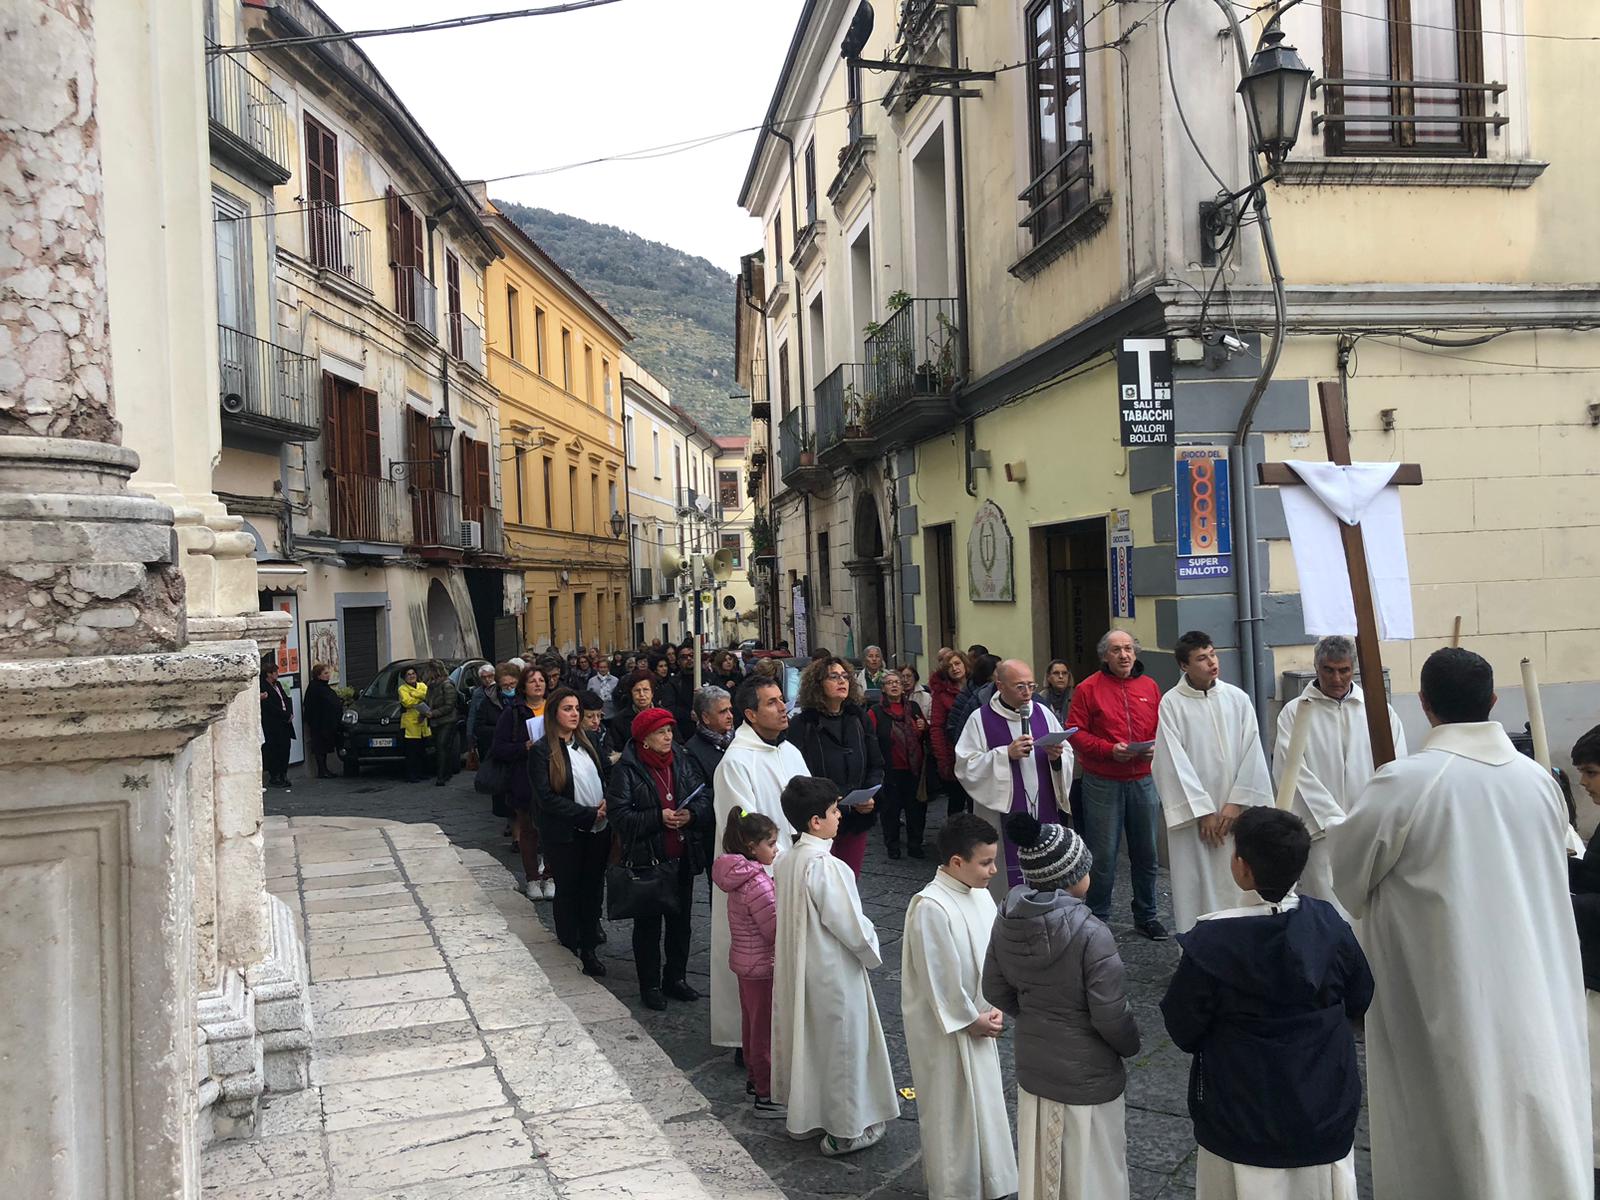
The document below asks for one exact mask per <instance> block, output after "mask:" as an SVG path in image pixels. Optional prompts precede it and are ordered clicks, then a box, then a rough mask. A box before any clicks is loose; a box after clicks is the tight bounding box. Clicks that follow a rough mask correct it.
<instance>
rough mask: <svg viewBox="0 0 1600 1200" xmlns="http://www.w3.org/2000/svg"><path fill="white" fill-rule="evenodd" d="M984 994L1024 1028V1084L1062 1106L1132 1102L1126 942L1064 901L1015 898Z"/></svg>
mask: <svg viewBox="0 0 1600 1200" xmlns="http://www.w3.org/2000/svg"><path fill="white" fill-rule="evenodd" d="M983 994H984V995H985V996H986V997H988V999H989V1002H990V1003H991V1004H993V1005H994V1006H995V1007H996V1008H998V1009H999V1010H1000V1011H1001V1012H1003V1013H1005V1014H1006V1015H1007V1016H1010V1017H1014V1018H1015V1019H1016V1022H1017V1033H1016V1059H1017V1084H1018V1086H1019V1087H1023V1088H1026V1089H1027V1090H1028V1091H1030V1092H1032V1093H1033V1094H1034V1095H1035V1096H1042V1097H1044V1098H1045V1099H1046V1100H1054V1101H1056V1102H1057V1103H1058V1104H1105V1103H1107V1102H1109V1101H1111V1100H1115V1099H1116V1098H1117V1097H1118V1096H1120V1095H1122V1092H1123V1089H1124V1088H1125V1087H1126V1086H1127V1073H1126V1072H1125V1071H1124V1069H1123V1066H1122V1060H1123V1059H1125V1058H1132V1057H1133V1056H1134V1055H1135V1054H1137V1053H1139V1027H1138V1026H1137V1025H1136V1024H1134V1020H1133V1013H1132V1012H1131V1011H1130V1010H1129V1008H1128V992H1127V986H1126V982H1125V980H1124V978H1123V969H1122V959H1121V957H1120V956H1119V955H1118V954H1117V943H1116V940H1115V939H1114V938H1113V937H1112V936H1111V930H1109V929H1107V928H1106V927H1105V925H1104V924H1102V923H1101V922H1100V921H1099V920H1098V919H1097V918H1096V917H1095V916H1094V914H1093V913H1091V912H1090V911H1089V906H1088V905H1087V904H1085V903H1084V902H1083V901H1082V900H1079V899H1077V898H1076V897H1075V896H1071V895H1068V894H1067V893H1066V892H1061V891H1048V892H1036V891H1034V890H1033V889H1032V888H1030V887H1027V886H1026V885H1018V886H1017V887H1014V888H1012V889H1011V893H1010V895H1008V896H1007V897H1006V900H1005V904H1004V905H1002V906H1001V909H1000V915H999V916H998V917H996V918H995V923H994V933H993V935H992V936H991V937H990V938H989V953H988V956H987V958H986V959H985V960H984V964H983Z"/></svg>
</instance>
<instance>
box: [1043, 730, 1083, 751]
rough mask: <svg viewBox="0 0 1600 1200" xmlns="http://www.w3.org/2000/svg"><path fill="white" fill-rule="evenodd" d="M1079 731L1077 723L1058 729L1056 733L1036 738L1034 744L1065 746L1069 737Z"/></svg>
mask: <svg viewBox="0 0 1600 1200" xmlns="http://www.w3.org/2000/svg"><path fill="white" fill-rule="evenodd" d="M1077 732H1078V727H1077V726H1076V725H1069V726H1068V727H1067V728H1065V729H1062V730H1058V731H1057V732H1055V733H1047V734H1045V735H1044V736H1043V737H1036V738H1034V739H1033V744H1034V745H1035V746H1044V747H1046V748H1048V747H1050V746H1065V745H1066V744H1067V739H1068V738H1070V737H1071V736H1072V735H1073V734H1075V733H1077Z"/></svg>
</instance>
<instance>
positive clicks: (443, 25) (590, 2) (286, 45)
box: [206, 0, 618, 56]
mask: <svg viewBox="0 0 1600 1200" xmlns="http://www.w3.org/2000/svg"><path fill="white" fill-rule="evenodd" d="M616 3H618V0H569V2H568V3H566V4H550V5H545V6H544V7H541V8H519V9H513V10H511V11H509V12H494V13H477V14H474V15H473V16H468V17H447V18H445V19H444V20H441V21H424V22H422V23H421V24H417V25H391V26H388V27H387V28H382V29H341V30H339V31H337V32H336V33H309V34H306V35H305V36H303V37H286V38H272V39H270V40H268V41H263V42H245V43H242V44H240V45H236V46H207V47H206V54H207V55H208V56H217V55H224V54H248V53H250V52H251V51H258V50H285V49H293V48H295V47H298V46H326V45H330V44H332V43H336V42H353V41H355V40H356V39H357V38H378V37H391V36H393V35H394V34H398V33H435V32H438V31H440V30H445V29H469V28H471V27H472V26H474V25H488V24H490V23H491V22H494V21H514V20H520V19H521V18H523V17H549V16H557V15H559V14H561V13H569V12H580V11H581V10H583V9H586V8H599V7H601V6H602V5H606V4H616Z"/></svg>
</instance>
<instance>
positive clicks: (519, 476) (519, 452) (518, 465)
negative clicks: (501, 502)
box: [511, 446, 527, 525]
mask: <svg viewBox="0 0 1600 1200" xmlns="http://www.w3.org/2000/svg"><path fill="white" fill-rule="evenodd" d="M526 453H527V451H525V450H524V449H523V448H522V447H521V446H518V447H517V448H516V450H515V452H514V454H513V457H512V460H511V462H512V466H513V468H514V473H515V475H516V480H517V524H518V525H521V524H523V523H524V522H523V519H522V490H523V488H525V487H526V486H527V482H526V480H525V479H524V478H523V473H522V456H523V455H524V454H526Z"/></svg>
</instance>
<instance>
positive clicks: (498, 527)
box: [461, 504, 506, 555]
mask: <svg viewBox="0 0 1600 1200" xmlns="http://www.w3.org/2000/svg"><path fill="white" fill-rule="evenodd" d="M461 522H462V530H461V532H462V537H461V545H462V548H463V549H465V550H467V551H468V552H470V553H474V554H494V555H500V554H504V553H505V552H506V529H505V521H504V519H503V518H502V517H501V515H500V510H499V509H498V508H494V507H493V506H491V505H488V504H464V505H462V507H461ZM468 523H472V524H475V525H477V527H478V544H477V545H473V544H472V543H471V541H470V539H469V537H468V532H469V531H468V529H467V525H468Z"/></svg>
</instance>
